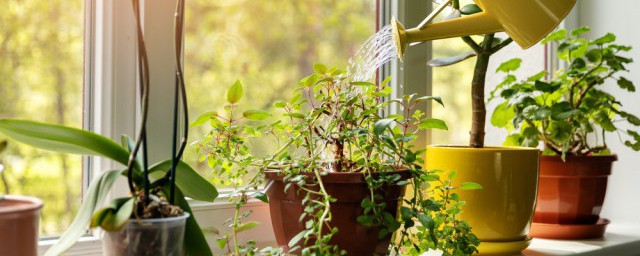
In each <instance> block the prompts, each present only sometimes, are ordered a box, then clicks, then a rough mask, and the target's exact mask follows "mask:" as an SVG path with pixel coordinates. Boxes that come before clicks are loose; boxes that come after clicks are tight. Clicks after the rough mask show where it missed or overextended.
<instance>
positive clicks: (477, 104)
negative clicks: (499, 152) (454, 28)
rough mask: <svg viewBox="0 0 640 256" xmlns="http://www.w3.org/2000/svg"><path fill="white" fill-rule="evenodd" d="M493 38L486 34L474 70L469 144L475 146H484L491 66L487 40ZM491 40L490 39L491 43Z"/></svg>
mask: <svg viewBox="0 0 640 256" xmlns="http://www.w3.org/2000/svg"><path fill="white" fill-rule="evenodd" d="M489 37H491V38H493V36H489V35H485V45H483V47H482V48H483V50H482V51H481V52H479V53H478V57H477V60H476V66H475V69H474V72H473V80H472V81H471V106H472V109H473V111H472V116H471V120H472V122H471V131H470V139H469V146H470V147H473V148H482V147H484V134H485V132H484V126H485V119H486V116H487V109H486V106H485V103H484V86H485V80H486V77H487V69H488V67H489V59H490V58H491V52H490V51H487V50H486V49H487V46H486V41H487V38H489ZM490 43H491V40H489V44H490Z"/></svg>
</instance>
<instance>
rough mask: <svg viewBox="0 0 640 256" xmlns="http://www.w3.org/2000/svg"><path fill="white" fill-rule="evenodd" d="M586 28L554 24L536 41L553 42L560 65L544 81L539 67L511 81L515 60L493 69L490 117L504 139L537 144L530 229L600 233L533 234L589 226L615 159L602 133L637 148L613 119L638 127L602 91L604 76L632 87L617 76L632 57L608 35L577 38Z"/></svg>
mask: <svg viewBox="0 0 640 256" xmlns="http://www.w3.org/2000/svg"><path fill="white" fill-rule="evenodd" d="M587 31H589V28H587V27H583V28H579V29H576V30H574V31H571V32H570V33H569V32H567V31H566V30H559V31H557V32H555V33H553V34H551V35H550V36H549V37H547V38H546V39H545V40H544V41H543V42H545V43H549V42H554V43H556V44H557V46H558V48H557V52H558V58H559V59H560V60H561V61H563V62H565V64H566V69H560V70H558V71H557V72H555V73H554V74H553V76H552V79H548V80H545V79H544V78H545V77H547V76H548V74H547V72H545V71H543V72H540V73H538V74H536V75H534V76H531V77H529V78H527V79H526V80H523V81H517V79H516V77H515V76H514V75H513V74H512V73H511V72H513V71H515V70H517V69H518V68H519V64H520V60H518V59H513V60H510V61H507V62H505V63H503V64H502V65H501V66H500V68H499V69H498V71H500V72H504V73H506V74H507V76H506V77H505V79H504V81H503V82H502V83H501V84H500V85H499V86H498V87H497V88H496V89H495V91H494V93H493V94H498V95H499V96H500V97H501V98H503V99H504V100H505V102H504V103H502V104H501V105H499V106H498V107H497V108H496V110H495V111H494V114H493V117H492V123H493V124H494V125H496V126H498V127H503V128H506V129H507V130H509V131H510V132H511V134H510V135H509V136H508V137H507V141H506V142H505V144H508V145H522V146H528V147H537V146H538V145H539V144H542V145H543V146H544V153H545V156H543V157H542V158H541V170H540V172H541V174H540V190H539V192H538V204H537V207H536V213H535V216H534V222H535V223H534V235H538V236H542V237H551V238H574V239H575V238H586V237H584V236H585V235H587V236H589V235H590V236H598V235H602V233H601V232H600V233H598V232H595V233H592V234H561V233H559V232H557V231H552V230H551V232H549V233H541V232H543V231H542V230H541V228H542V227H543V223H547V224H581V225H593V224H595V223H596V222H597V221H598V219H599V216H598V215H599V212H600V209H601V208H602V203H603V200H604V195H605V194H604V193H605V191H606V185H607V176H608V175H609V174H610V173H611V164H612V162H613V161H615V160H616V156H615V155H611V153H610V151H609V149H608V147H607V137H606V135H607V134H608V133H612V132H615V133H618V134H626V135H628V137H630V138H629V139H628V140H626V141H624V144H625V145H626V146H628V147H629V148H631V149H633V150H635V151H638V150H640V134H638V132H637V130H634V129H624V128H622V127H623V126H622V123H621V122H626V123H628V124H630V125H632V126H640V119H639V118H638V117H636V116H634V115H633V114H631V113H628V112H626V111H624V109H623V106H622V103H621V102H619V101H618V100H617V99H616V98H615V96H613V95H611V94H609V93H607V92H605V91H604V90H603V87H604V86H605V83H606V82H609V81H616V82H617V84H618V86H619V87H620V88H621V89H623V90H626V91H628V92H635V86H634V85H633V83H632V82H631V81H629V80H628V79H626V78H625V77H623V76H622V73H624V72H627V71H628V70H627V69H626V68H625V66H626V65H627V64H629V63H631V62H632V60H631V59H629V58H627V57H625V56H623V54H624V53H625V52H628V51H630V50H631V47H629V46H625V45H619V44H616V43H615V39H616V37H615V35H613V34H610V33H608V34H606V35H604V36H602V37H600V38H597V39H595V40H587V39H583V38H581V37H580V35H581V34H583V33H585V32H587ZM575 189H577V190H575ZM575 195H580V196H579V197H577V196H575ZM559 228H562V227H561V226H559ZM536 230H539V231H538V232H536ZM603 230H604V229H602V230H601V231H603ZM545 231H546V230H545Z"/></svg>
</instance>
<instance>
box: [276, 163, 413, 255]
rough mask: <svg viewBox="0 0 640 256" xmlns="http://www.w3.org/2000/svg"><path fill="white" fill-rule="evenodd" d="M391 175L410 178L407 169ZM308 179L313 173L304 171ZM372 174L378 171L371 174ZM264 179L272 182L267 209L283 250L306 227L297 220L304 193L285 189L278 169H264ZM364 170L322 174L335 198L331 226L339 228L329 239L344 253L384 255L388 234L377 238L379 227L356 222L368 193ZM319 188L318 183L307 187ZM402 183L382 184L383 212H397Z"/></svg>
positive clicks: (293, 189) (389, 239)
mask: <svg viewBox="0 0 640 256" xmlns="http://www.w3.org/2000/svg"><path fill="white" fill-rule="evenodd" d="M391 174H400V175H401V176H402V179H403V180H406V179H409V178H410V177H411V175H410V173H409V171H398V172H395V173H391ZM305 175H307V176H309V177H310V178H311V177H312V176H313V174H305ZM373 175H374V176H377V175H380V173H374V174H373ZM266 177H267V180H268V181H270V182H273V183H272V184H271V185H270V188H269V190H268V191H267V195H268V196H269V210H270V212H271V224H272V225H273V229H274V233H275V235H276V241H277V242H278V245H279V246H281V247H283V248H284V249H285V251H286V252H289V253H294V254H296V253H299V252H293V251H289V247H288V246H287V245H288V243H289V241H290V240H291V239H292V238H293V237H294V236H295V235H297V234H298V233H300V232H301V231H302V230H304V229H305V227H304V221H302V222H301V221H299V220H300V216H301V215H302V212H303V210H304V206H303V204H302V200H303V199H304V197H305V193H304V192H303V191H300V192H299V193H298V190H299V189H298V187H297V186H291V188H290V189H289V190H287V191H285V190H284V188H285V186H286V184H287V183H285V182H284V181H283V178H284V176H283V175H279V174H278V173H277V172H266ZM364 178H365V175H364V174H363V173H328V174H327V175H325V176H323V177H322V181H323V184H324V187H325V189H326V191H327V193H328V194H329V195H331V197H333V198H335V199H336V200H337V201H336V202H333V203H331V213H332V220H331V225H332V226H333V227H337V228H338V233H336V234H335V235H334V236H333V238H332V239H331V241H330V242H329V243H330V244H332V245H337V246H338V247H339V248H340V249H342V250H345V251H346V252H347V255H356V256H359V255H374V253H377V254H379V255H386V253H387V249H388V248H389V244H390V242H391V234H389V235H387V236H385V237H384V238H382V239H379V238H378V233H379V231H380V229H379V228H372V227H366V226H364V225H362V224H360V223H358V221H357V218H358V216H360V215H363V214H364V211H363V209H362V207H361V206H360V203H361V202H362V200H364V199H365V198H369V197H370V196H371V194H370V191H369V188H368V186H367V183H366V182H365V179H364ZM307 188H309V189H312V190H316V191H317V190H318V188H317V186H309V187H307ZM404 190H405V186H398V185H390V186H385V187H383V188H382V189H380V190H379V191H377V192H381V191H384V193H386V194H385V195H386V197H385V198H384V201H385V203H386V204H387V207H386V208H385V211H386V212H388V213H390V214H391V215H393V216H396V213H397V211H398V201H399V200H401V198H402V196H403V195H404Z"/></svg>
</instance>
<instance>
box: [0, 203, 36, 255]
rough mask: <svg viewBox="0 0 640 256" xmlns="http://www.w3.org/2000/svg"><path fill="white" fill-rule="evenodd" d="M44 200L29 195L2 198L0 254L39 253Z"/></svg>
mask: <svg viewBox="0 0 640 256" xmlns="http://www.w3.org/2000/svg"><path fill="white" fill-rule="evenodd" d="M42 206H43V203H42V200H40V199H38V198H35V197H27V196H5V197H4V198H0V255H20V256H35V255H37V254H38V231H39V230H38V225H39V222H40V210H41V209H42Z"/></svg>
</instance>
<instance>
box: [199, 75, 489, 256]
mask: <svg viewBox="0 0 640 256" xmlns="http://www.w3.org/2000/svg"><path fill="white" fill-rule="evenodd" d="M314 71H315V72H314V73H313V74H312V75H310V76H308V77H306V78H304V79H302V80H301V81H300V82H298V84H297V89H296V90H295V92H294V95H293V97H292V98H291V99H289V100H287V101H276V102H274V104H273V106H274V108H275V109H277V110H279V112H280V113H281V118H279V119H276V120H270V119H268V118H271V117H270V115H269V114H267V113H262V112H260V114H258V115H254V114H247V113H257V111H254V110H249V111H244V112H240V111H239V108H238V106H237V103H236V102H237V101H232V100H227V101H228V103H229V104H228V105H227V106H225V112H224V113H222V114H218V113H216V112H208V113H205V114H204V115H203V116H201V117H200V118H198V119H197V120H196V121H195V122H194V123H193V124H194V125H204V124H208V125H209V126H210V127H211V129H210V132H209V133H207V135H206V136H205V137H204V138H202V139H201V140H200V141H197V142H195V143H194V144H193V145H194V146H195V148H196V150H197V151H198V152H199V153H200V156H201V158H200V160H201V161H203V162H207V163H209V166H210V167H211V168H212V171H213V173H214V176H216V177H218V178H214V182H218V183H223V182H224V183H225V184H230V185H232V186H233V187H234V192H233V193H232V195H234V196H232V199H230V200H231V201H232V202H233V203H234V204H235V205H236V214H235V216H236V217H235V218H234V219H233V220H232V221H231V222H232V224H230V226H231V227H232V233H231V234H220V236H221V238H220V240H219V241H221V242H220V245H223V246H227V245H228V244H229V243H233V246H230V248H229V250H228V251H227V253H228V254H230V255H241V254H242V255H245V254H249V255H252V254H258V253H262V254H266V255H274V254H278V252H281V249H273V248H265V249H263V250H262V251H258V248H254V247H252V246H253V245H254V244H255V243H250V244H249V245H239V244H238V243H237V239H236V233H237V230H238V229H239V227H240V226H241V225H243V220H244V218H243V216H242V213H241V210H240V207H241V206H242V205H244V204H246V203H247V200H248V198H249V197H250V196H253V197H255V198H257V199H259V200H263V201H267V200H268V199H267V198H266V196H265V195H264V194H263V193H261V192H258V193H255V192H252V191H255V190H256V189H259V187H260V186H261V185H262V184H264V182H265V176H264V171H277V172H279V173H280V174H282V175H283V176H284V179H285V182H286V183H287V185H286V189H287V190H288V189H296V190H297V193H299V194H301V195H303V196H304V200H303V208H304V209H305V211H304V213H303V214H302V216H301V218H300V220H299V221H304V224H305V225H304V226H305V229H304V230H303V231H302V232H300V233H299V234H297V235H296V236H294V237H293V238H292V239H291V241H289V244H288V245H289V247H290V248H291V249H292V250H296V249H299V250H300V252H301V254H302V255H341V254H343V253H344V251H342V250H341V249H340V248H338V247H337V246H335V245H333V244H331V243H330V240H331V238H332V237H333V236H334V235H335V234H337V233H338V232H341V231H340V230H339V229H338V227H336V226H334V225H333V224H332V222H331V220H332V218H333V213H332V211H331V205H332V204H333V203H335V200H336V199H335V198H334V197H333V196H332V195H330V194H328V193H327V191H326V190H325V189H324V183H323V179H322V176H324V175H325V174H326V173H327V172H358V173H362V174H363V176H364V179H365V181H366V182H367V185H368V188H369V190H370V197H369V198H366V199H364V200H363V201H362V202H361V206H362V207H363V211H364V213H365V214H364V215H362V216H359V217H358V218H357V220H354V221H358V222H359V223H361V224H362V225H365V226H370V227H375V228H378V229H379V230H380V233H379V236H380V237H381V238H382V237H388V236H393V237H394V239H393V241H394V243H393V245H392V247H391V248H390V249H391V250H393V251H394V252H395V253H399V254H409V255H418V254H420V253H423V252H425V251H427V250H429V249H440V250H442V251H443V252H445V255H465V254H471V253H473V252H475V251H476V246H477V245H478V244H479V240H478V239H477V237H475V235H473V233H472V232H471V228H470V227H469V226H468V225H467V224H466V223H464V222H463V221H460V220H459V219H458V217H457V216H458V214H459V213H460V212H461V208H462V206H463V205H464V202H463V201H461V200H460V197H459V196H457V194H455V193H454V189H457V188H460V189H479V188H481V186H480V185H478V184H475V183H464V184H460V185H454V184H453V183H452V181H451V179H452V178H453V177H440V174H441V171H429V170H423V169H422V167H421V164H423V163H424V160H423V159H422V157H421V156H422V155H423V154H424V152H425V150H424V149H417V148H415V145H414V144H413V143H412V142H413V141H415V140H416V139H417V137H418V133H419V132H421V131H424V130H428V129H447V126H446V124H445V123H444V122H443V121H442V120H438V119H433V118H429V117H426V115H425V113H424V112H422V111H420V110H419V108H420V107H421V106H424V105H422V104H424V103H426V102H428V101H435V102H437V103H439V104H441V105H442V104H443V102H442V100H441V99H440V98H439V97H432V96H424V97H418V96H417V95H406V96H403V97H402V98H399V99H389V96H390V95H391V93H392V90H391V88H390V87H388V86H387V83H388V82H389V79H387V80H386V81H384V82H383V83H381V84H373V83H369V82H362V81H351V80H350V79H349V78H348V76H347V75H346V71H345V70H341V69H337V68H335V67H331V68H330V67H327V66H325V65H323V64H320V63H316V64H315V65H314ZM238 84H239V83H236V84H234V85H233V86H232V87H231V88H230V89H229V94H232V95H240V96H239V97H241V93H237V91H241V90H240V89H238V86H237V85H238ZM233 91H236V92H233ZM238 99H239V98H238ZM390 107H395V108H397V109H398V110H399V111H398V112H399V113H398V114H392V115H387V116H383V115H382V114H381V113H382V112H383V111H386V110H387V109H388V108H390ZM236 111H237V112H239V113H235V112H236ZM241 113H242V114H241ZM256 137H266V138H273V144H274V145H277V150H275V151H274V152H273V153H271V154H268V155H267V156H265V157H256V156H254V155H253V154H252V153H251V140H253V139H255V138H256ZM398 169H407V170H409V172H410V174H411V178H410V179H408V180H402V179H401V177H400V175H399V174H397V170H398ZM374 174H378V175H374ZM408 184H410V185H412V186H413V187H414V188H416V189H415V190H414V194H413V195H412V196H410V197H409V198H407V199H406V200H404V203H403V204H402V208H401V210H400V211H399V212H398V218H396V217H394V216H393V215H392V214H390V213H388V212H385V211H384V209H385V205H384V203H381V202H382V200H381V198H383V197H384V189H382V188H383V187H385V186H388V185H408ZM266 186H267V187H269V185H266ZM267 189H268V188H267ZM451 237H455V238H456V241H454V242H451V240H450V238H451ZM248 249H251V250H250V251H251V253H248V251H247V250H248Z"/></svg>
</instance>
